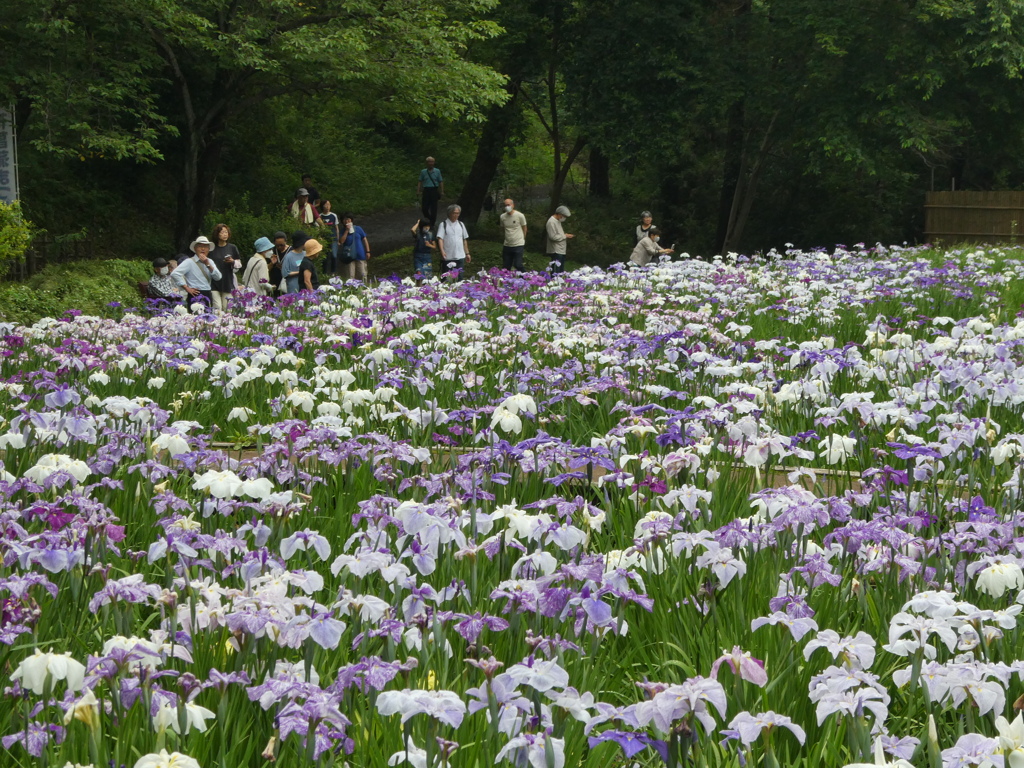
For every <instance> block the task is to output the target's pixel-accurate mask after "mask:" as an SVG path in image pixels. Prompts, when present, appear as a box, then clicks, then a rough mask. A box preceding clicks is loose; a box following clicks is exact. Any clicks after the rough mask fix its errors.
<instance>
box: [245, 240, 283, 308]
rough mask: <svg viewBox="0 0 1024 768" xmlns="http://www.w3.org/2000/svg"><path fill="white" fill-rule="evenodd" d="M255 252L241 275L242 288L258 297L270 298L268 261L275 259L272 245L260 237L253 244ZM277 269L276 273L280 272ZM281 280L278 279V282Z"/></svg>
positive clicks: (270, 284)
mask: <svg viewBox="0 0 1024 768" xmlns="http://www.w3.org/2000/svg"><path fill="white" fill-rule="evenodd" d="M255 247H256V252H255V253H254V254H253V255H252V256H251V257H250V258H249V263H248V264H246V265H245V272H244V273H243V274H242V286H243V287H244V288H245V289H246V290H248V291H252V292H253V293H256V294H258V295H260V296H270V295H271V294H272V293H273V284H272V283H271V282H270V264H269V262H270V260H271V259H272V258H274V257H275V254H274V244H273V243H272V242H270V240H269V239H268V238H266V237H261V238H260V239H259V240H257V241H256V244H255ZM280 271H281V270H280V268H278V272H280ZM280 279H281V278H278V280H280Z"/></svg>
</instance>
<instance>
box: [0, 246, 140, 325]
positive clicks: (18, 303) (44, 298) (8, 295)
mask: <svg viewBox="0 0 1024 768" xmlns="http://www.w3.org/2000/svg"><path fill="white" fill-rule="evenodd" d="M150 273H151V272H150V266H149V264H148V263H146V262H140V261H125V260H123V259H109V260H105V261H99V260H90V261H69V262H66V263H64V264H52V265H50V266H47V267H45V268H44V269H43V270H42V271H40V272H39V273H38V274H36V275H34V276H32V277H31V278H29V279H28V280H27V281H26V282H25V283H7V284H3V285H0V319H3V320H6V321H10V322H15V323H21V324H23V325H29V324H31V323H34V322H36V321H37V320H39V319H40V318H43V317H59V316H61V315H63V314H64V313H66V312H67V311H69V310H79V311H81V312H83V313H84V314H87V315H99V316H102V317H116V316H117V315H119V314H120V313H121V312H122V311H123V309H126V308H130V307H138V306H139V305H140V304H141V303H142V301H141V299H140V298H139V294H138V290H137V288H136V283H137V282H138V281H140V280H147V279H148V278H149V275H150Z"/></svg>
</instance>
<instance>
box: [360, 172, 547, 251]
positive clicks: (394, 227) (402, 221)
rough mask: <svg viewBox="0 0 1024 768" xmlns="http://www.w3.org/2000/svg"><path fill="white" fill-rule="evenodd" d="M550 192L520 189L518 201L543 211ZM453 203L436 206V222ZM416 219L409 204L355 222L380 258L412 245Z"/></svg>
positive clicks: (544, 188) (417, 211)
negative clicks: (412, 233) (412, 229)
mask: <svg viewBox="0 0 1024 768" xmlns="http://www.w3.org/2000/svg"><path fill="white" fill-rule="evenodd" d="M550 191H551V185H550V184H540V185H536V186H533V187H529V188H528V189H525V190H521V191H520V192H519V195H518V197H519V199H520V201H521V202H520V206H521V207H526V208H527V209H529V207H532V206H538V207H541V208H543V207H544V206H545V205H546V204H547V199H548V195H549V194H550ZM453 200H454V198H450V197H446V198H445V199H444V200H442V201H441V203H440V204H439V205H438V217H439V219H440V218H443V217H444V209H445V208H446V207H447V206H448V204H449V203H451V202H453ZM524 203H525V206H524V205H523V204H524ZM419 217H420V207H419V206H418V205H411V206H409V207H408V208H400V209H398V210H396V211H381V212H379V213H371V214H368V215H366V216H360V217H359V218H358V219H357V221H356V223H357V224H359V226H361V227H362V228H363V230H364V231H365V232H366V239H367V240H369V241H370V247H371V248H372V250H373V253H374V255H375V256H377V255H380V256H383V255H384V254H386V253H390V252H391V251H397V250H398V249H399V248H404V247H405V246H407V245H412V236H411V234H410V232H409V230H410V228H411V227H412V225H413V224H415V223H416V222H417V221H418V220H419ZM481 218H482V217H481ZM470 226H472V225H470Z"/></svg>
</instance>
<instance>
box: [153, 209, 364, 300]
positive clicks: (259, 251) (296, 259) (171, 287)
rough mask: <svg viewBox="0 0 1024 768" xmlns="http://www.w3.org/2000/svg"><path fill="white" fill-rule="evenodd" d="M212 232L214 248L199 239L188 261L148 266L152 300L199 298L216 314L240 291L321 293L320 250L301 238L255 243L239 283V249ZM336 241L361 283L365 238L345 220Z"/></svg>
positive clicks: (224, 231)
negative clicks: (347, 257)
mask: <svg viewBox="0 0 1024 768" xmlns="http://www.w3.org/2000/svg"><path fill="white" fill-rule="evenodd" d="M335 226H337V225H335ZM213 231H214V240H215V241H216V242H213V241H210V240H208V239H207V238H206V237H204V236H202V235H200V236H199V237H197V238H196V239H195V240H193V241H192V243H191V244H190V245H189V250H190V251H191V252H192V255H191V256H188V255H184V254H182V255H180V257H179V259H178V260H173V261H168V260H167V259H163V258H158V259H154V260H153V276H152V277H151V278H150V279H149V283H148V292H149V296H150V297H151V298H154V299H164V300H168V301H174V302H178V301H187V302H188V303H192V301H191V300H192V299H196V298H198V297H202V299H203V300H205V302H206V303H207V304H208V305H209V306H210V308H211V309H212V310H213V311H214V312H216V313H218V314H220V313H223V312H224V310H226V309H227V307H228V301H229V297H230V296H231V294H233V293H234V292H235V291H236V290H239V289H243V290H246V291H249V292H251V293H256V294H259V295H261V296H281V295H284V294H288V293H298V292H299V291H304V290H309V291H312V290H316V289H317V288H319V287H320V280H319V277H318V275H317V269H316V263H315V261H314V258H315V257H316V256H317V255H318V254H319V253H320V252H321V251H322V250H323V245H322V244H321V242H320V241H319V240H317V239H316V238H314V237H310V236H309V235H308V234H306V232H304V231H301V230H300V231H296V232H294V233H293V234H292V236H291V242H290V244H289V238H288V235H287V234H285V233H284V232H280V231H279V232H275V233H274V239H273V240H271V239H270V238H268V237H260V238H258V239H257V240H256V242H255V243H254V244H253V248H254V253H253V255H252V256H251V257H250V258H249V260H248V263H247V264H246V265H245V271H244V272H243V274H242V277H241V282H239V281H238V279H237V277H236V274H235V273H236V272H238V271H239V270H241V269H242V259H241V257H240V255H239V253H238V248H237V247H236V246H234V245H233V244H232V243H230V242H228V241H229V239H230V237H231V230H230V229H229V228H228V227H227V225H225V224H218V225H217V226H216V227H214V230H213ZM339 239H340V243H341V246H342V249H343V252H347V253H348V254H349V256H350V257H351V258H350V259H349V261H348V277H349V279H354V278H358V279H360V280H363V281H364V282H365V280H366V259H367V258H369V255H370V244H369V241H368V240H367V239H366V233H365V232H363V230H362V228H361V227H358V226H356V225H355V224H354V223H353V222H352V219H351V217H346V218H345V228H344V230H343V231H342V232H341V233H340V234H339ZM346 249H347V251H346ZM337 261H340V260H338V259H337V258H336V257H335V260H334V261H332V259H330V258H329V259H328V261H327V264H326V268H327V270H328V271H329V272H331V274H334V271H333V270H334V268H335V262H337Z"/></svg>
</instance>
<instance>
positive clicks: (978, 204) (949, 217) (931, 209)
mask: <svg viewBox="0 0 1024 768" xmlns="http://www.w3.org/2000/svg"><path fill="white" fill-rule="evenodd" d="M924 236H925V240H926V241H927V242H930V243H935V242H940V241H942V242H946V243H1020V244H1022V245H1024V192H1008V191H1006V192H969V191H965V192H928V193H927V195H926V196H925V204H924Z"/></svg>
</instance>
